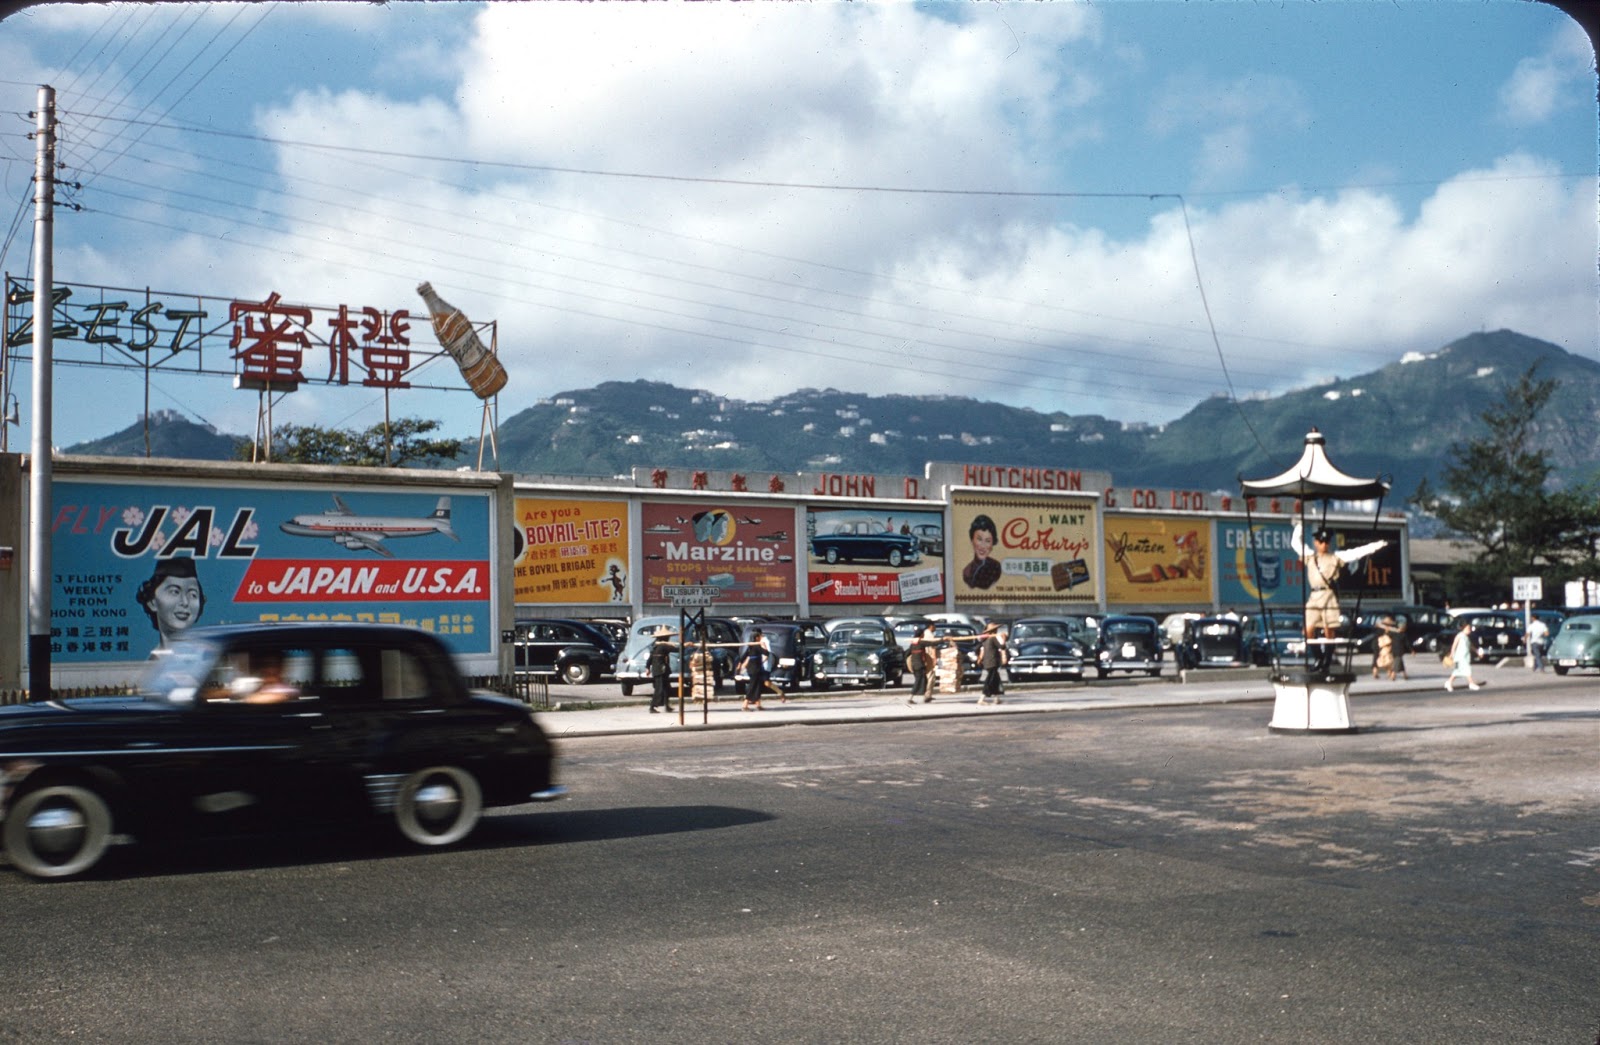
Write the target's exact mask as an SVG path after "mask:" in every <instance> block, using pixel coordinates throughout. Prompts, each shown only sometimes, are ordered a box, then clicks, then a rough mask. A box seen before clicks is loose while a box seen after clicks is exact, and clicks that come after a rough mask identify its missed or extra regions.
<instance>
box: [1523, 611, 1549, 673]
mask: <svg viewBox="0 0 1600 1045" xmlns="http://www.w3.org/2000/svg"><path fill="white" fill-rule="evenodd" d="M1549 648H1550V625H1548V624H1546V623H1545V622H1544V621H1543V620H1541V619H1539V618H1538V617H1534V618H1533V619H1532V620H1530V621H1528V653H1529V654H1530V655H1532V657H1533V670H1534V671H1543V670H1544V655H1545V651H1546V650H1548V649H1549Z"/></svg>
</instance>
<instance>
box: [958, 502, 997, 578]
mask: <svg viewBox="0 0 1600 1045" xmlns="http://www.w3.org/2000/svg"><path fill="white" fill-rule="evenodd" d="M967 536H968V537H970V538H972V561H971V562H969V563H967V566H966V569H964V570H962V571H961V579H962V580H963V581H965V582H966V585H967V587H969V588H989V587H993V586H994V582H995V581H997V580H999V579H1000V572H1001V571H1000V561H999V560H998V559H993V558H990V552H992V551H994V546H995V542H996V541H998V540H999V539H1000V532H999V531H998V530H997V529H995V525H994V520H993V519H991V518H989V517H988V516H987V515H979V516H976V517H974V518H973V520H972V525H971V526H970V527H968V528H967Z"/></svg>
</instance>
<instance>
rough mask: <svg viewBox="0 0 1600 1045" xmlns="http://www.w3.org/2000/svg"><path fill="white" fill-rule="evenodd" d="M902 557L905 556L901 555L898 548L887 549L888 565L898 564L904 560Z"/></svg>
mask: <svg viewBox="0 0 1600 1045" xmlns="http://www.w3.org/2000/svg"><path fill="white" fill-rule="evenodd" d="M904 558H905V557H904V556H903V555H901V553H900V549H899V548H890V549H889V565H890V566H899V565H900V563H901V562H902V561H903V560H904Z"/></svg>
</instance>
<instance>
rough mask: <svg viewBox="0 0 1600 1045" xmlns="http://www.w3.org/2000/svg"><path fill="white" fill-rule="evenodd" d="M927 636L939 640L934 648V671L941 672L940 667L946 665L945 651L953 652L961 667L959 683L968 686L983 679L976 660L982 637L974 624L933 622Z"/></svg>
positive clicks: (953, 621) (979, 665)
mask: <svg viewBox="0 0 1600 1045" xmlns="http://www.w3.org/2000/svg"><path fill="white" fill-rule="evenodd" d="M928 634H929V635H930V636H932V637H933V638H936V639H940V640H941V641H940V643H939V645H938V646H936V647H934V657H935V658H936V660H937V664H938V665H940V666H936V667H935V669H934V670H935V671H940V670H943V668H942V667H941V666H942V665H944V664H945V663H947V659H946V657H945V655H944V654H945V651H946V650H949V649H954V650H955V655H956V659H957V662H958V663H960V665H961V682H962V684H963V685H968V684H971V683H974V682H978V681H980V680H981V679H982V678H983V667H982V665H981V664H980V663H979V660H978V650H979V648H980V647H981V646H982V645H983V635H982V633H981V632H980V631H979V630H978V626H977V625H975V624H967V623H964V622H962V621H958V620H940V621H934V622H933V626H932V627H930V628H929V629H928Z"/></svg>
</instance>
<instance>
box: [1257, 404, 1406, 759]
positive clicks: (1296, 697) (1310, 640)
mask: <svg viewBox="0 0 1600 1045" xmlns="http://www.w3.org/2000/svg"><path fill="white" fill-rule="evenodd" d="M1239 486H1240V488H1241V489H1242V490H1243V492H1244V495H1245V506H1246V512H1247V513H1248V511H1249V505H1250V503H1251V498H1256V497H1264V498H1270V497H1293V498H1295V499H1296V500H1297V501H1298V503H1299V508H1298V511H1297V514H1298V521H1297V522H1296V527H1295V529H1296V532H1297V533H1298V534H1304V533H1306V532H1307V522H1308V519H1307V516H1308V514H1312V513H1313V512H1314V514H1315V518H1314V519H1313V520H1312V523H1313V525H1314V526H1315V527H1316V529H1317V530H1318V531H1319V532H1325V531H1326V523H1327V514H1328V505H1329V503H1330V502H1332V501H1376V504H1377V507H1376V508H1375V510H1374V513H1373V521H1374V523H1376V522H1377V513H1378V511H1380V510H1381V509H1382V506H1383V497H1384V495H1385V494H1387V493H1388V492H1389V481H1388V479H1387V478H1385V477H1379V478H1376V479H1362V478H1357V477H1356V476H1353V475H1346V474H1345V473H1344V472H1342V471H1340V470H1339V469H1338V468H1335V467H1334V465H1333V462H1332V461H1330V460H1328V453H1327V448H1326V445H1325V441H1324V439H1323V437H1322V434H1321V433H1320V432H1318V431H1317V430H1316V429H1315V428H1313V429H1312V430H1311V431H1310V432H1309V433H1308V434H1307V435H1306V442H1305V450H1304V451H1303V452H1302V453H1301V455H1300V460H1299V461H1297V462H1296V463H1295V465H1294V466H1293V467H1292V468H1289V469H1288V470H1287V471H1285V472H1282V473H1280V474H1278V475H1275V476H1272V477H1271V478H1268V479H1255V480H1246V479H1241V480H1240V483H1239ZM1297 543H1299V542H1297ZM1386 543H1387V542H1385V541H1377V542H1374V543H1372V544H1368V545H1363V546H1362V547H1360V548H1355V549H1351V550H1348V551H1345V552H1339V553H1335V552H1331V551H1323V550H1321V549H1318V550H1316V551H1308V550H1307V549H1306V548H1305V547H1304V546H1301V547H1297V548H1296V549H1295V551H1296V552H1297V553H1298V554H1300V556H1301V561H1302V562H1303V563H1304V564H1305V565H1306V569H1304V570H1302V571H1301V585H1302V592H1301V594H1302V597H1303V602H1304V603H1305V610H1306V618H1305V620H1306V626H1305V635H1306V644H1305V653H1304V655H1303V657H1302V658H1301V660H1300V661H1299V662H1298V663H1294V664H1286V663H1283V662H1282V660H1281V659H1280V654H1279V653H1278V652H1276V649H1275V650H1274V653H1273V664H1272V684H1273V688H1274V690H1275V692H1276V701H1275V702H1274V705H1273V711H1272V721H1271V723H1269V725H1268V729H1270V730H1272V731H1273V732H1294V733H1354V732H1355V731H1356V727H1355V726H1354V725H1353V724H1352V722H1351V719H1350V684H1351V683H1352V682H1354V681H1355V677H1356V676H1355V672H1354V671H1353V670H1352V668H1351V663H1350V662H1351V658H1352V656H1353V655H1354V653H1355V645H1356V640H1355V638H1354V637H1353V636H1350V635H1338V636H1333V635H1328V634H1326V633H1325V632H1324V633H1323V635H1322V637H1317V636H1315V635H1314V634H1313V632H1314V631H1318V630H1320V627H1314V626H1313V615H1312V611H1313V610H1314V609H1317V608H1320V607H1321V606H1322V605H1324V604H1325V603H1327V602H1329V601H1331V602H1332V603H1333V605H1334V606H1335V607H1337V608H1338V609H1341V610H1344V612H1346V613H1347V614H1348V616H1347V618H1346V619H1347V620H1349V621H1352V622H1353V621H1355V619H1356V618H1357V616H1358V615H1359V613H1360V610H1361V599H1360V586H1359V585H1356V586H1355V596H1356V597H1355V600H1354V601H1355V605H1354V606H1353V607H1350V608H1348V609H1346V608H1345V607H1343V606H1342V605H1340V604H1339V603H1338V601H1337V599H1338V582H1339V580H1340V579H1341V578H1342V577H1343V576H1344V575H1345V570H1344V567H1345V565H1346V564H1347V563H1350V562H1354V561H1355V560H1357V559H1359V558H1361V557H1362V556H1364V555H1368V554H1371V553H1372V552H1373V551H1375V550H1377V549H1378V548H1381V547H1383V546H1384V544H1386ZM1254 555H1255V550H1254V548H1252V549H1251V557H1252V559H1254ZM1325 559H1326V560H1328V561H1329V563H1330V565H1331V569H1327V568H1324V567H1323V561H1324V560H1325ZM1312 589H1315V590H1314V591H1313V590H1312ZM1313 601H1315V602H1316V603H1317V604H1318V605H1317V606H1313V605H1312V603H1313ZM1315 623H1316V624H1317V625H1319V626H1320V624H1321V622H1320V621H1316V622H1315Z"/></svg>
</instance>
